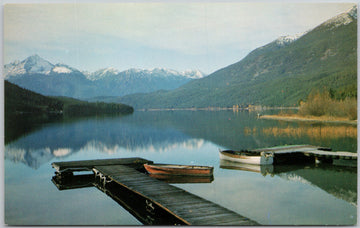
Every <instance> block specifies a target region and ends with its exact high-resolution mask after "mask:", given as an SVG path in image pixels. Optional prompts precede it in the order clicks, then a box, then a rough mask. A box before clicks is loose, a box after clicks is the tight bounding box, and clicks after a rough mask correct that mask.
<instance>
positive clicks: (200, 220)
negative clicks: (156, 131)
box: [52, 158, 259, 226]
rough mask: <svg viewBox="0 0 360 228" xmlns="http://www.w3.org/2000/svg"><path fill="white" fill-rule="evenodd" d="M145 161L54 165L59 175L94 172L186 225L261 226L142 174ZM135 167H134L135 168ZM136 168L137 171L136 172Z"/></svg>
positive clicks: (108, 160) (140, 159)
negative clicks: (141, 168) (141, 170)
mask: <svg viewBox="0 0 360 228" xmlns="http://www.w3.org/2000/svg"><path fill="white" fill-rule="evenodd" d="M144 163H153V162H152V161H148V160H146V159H142V158H127V159H106V160H87V161H74V162H54V163H52V166H53V167H54V168H55V169H56V173H57V175H63V174H65V175H67V174H68V173H72V172H77V171H89V170H90V169H91V170H93V171H94V173H95V174H96V176H97V177H98V178H100V179H101V182H102V183H103V184H104V185H107V184H111V185H113V184H114V183H115V184H117V185H118V186H119V190H120V189H126V190H127V191H130V192H131V193H134V194H136V195H138V196H139V197H142V198H144V199H145V200H146V202H147V206H148V207H149V208H160V209H161V210H164V211H166V212H167V213H168V214H170V215H172V216H173V217H174V218H176V219H177V220H179V221H181V222H182V223H183V224H187V225H229V226H230V225H243V226H250V225H259V224H258V223H257V222H255V221H253V220H250V219H248V218H246V217H244V216H242V215H239V214H237V213H236V212H234V211H231V210H229V209H226V208H224V207H222V206H220V205H218V204H215V203H213V202H211V201H208V200H206V199H203V198H201V197H199V196H196V195H194V194H192V193H189V192H187V191H185V190H183V189H181V188H178V187H175V186H172V185H169V184H167V183H165V182H163V181H160V180H157V179H155V178H152V177H150V176H148V175H147V174H145V173H142V172H139V171H138V170H137V169H140V167H142V164H144ZM134 167H135V168H134ZM136 168H137V169H136Z"/></svg>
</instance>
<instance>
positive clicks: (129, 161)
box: [51, 157, 153, 174]
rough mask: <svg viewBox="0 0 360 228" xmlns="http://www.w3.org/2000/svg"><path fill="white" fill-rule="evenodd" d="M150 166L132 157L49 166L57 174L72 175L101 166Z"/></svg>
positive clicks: (146, 161)
mask: <svg viewBox="0 0 360 228" xmlns="http://www.w3.org/2000/svg"><path fill="white" fill-rule="evenodd" d="M145 163H148V164H152V163H153V162H152V161H149V160H146V159H143V158H139V157H134V158H121V159H98V160H81V161H67V162H53V163H52V164H51V165H52V167H53V168H54V169H55V170H56V172H57V173H59V174H64V173H73V172H81V171H93V168H94V166H103V165H108V166H109V165H110V166H111V165H127V166H130V167H133V168H135V169H143V164H145Z"/></svg>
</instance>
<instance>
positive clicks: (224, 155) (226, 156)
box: [220, 150, 274, 165]
mask: <svg viewBox="0 0 360 228" xmlns="http://www.w3.org/2000/svg"><path fill="white" fill-rule="evenodd" d="M220 159H223V160H227V161H232V162H240V163H245V164H253V165H271V164H273V162H274V156H273V154H271V153H260V154H258V155H241V154H236V153H235V152H234V151H221V150H220Z"/></svg>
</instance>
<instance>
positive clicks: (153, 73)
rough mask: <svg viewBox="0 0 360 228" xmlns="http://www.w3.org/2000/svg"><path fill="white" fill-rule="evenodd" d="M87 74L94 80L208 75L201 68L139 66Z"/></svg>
mask: <svg viewBox="0 0 360 228" xmlns="http://www.w3.org/2000/svg"><path fill="white" fill-rule="evenodd" d="M83 73H84V74H85V76H86V77H87V78H88V79H89V80H92V81H96V80H101V79H104V78H106V77H113V76H115V75H118V76H119V77H118V78H121V76H122V75H137V76H138V77H143V78H148V77H150V78H151V77H163V78H165V77H179V78H187V79H199V78H202V77H205V76H206V75H205V74H204V73H202V72H201V71H199V70H185V71H180V72H179V71H176V70H172V69H167V68H153V69H139V68H130V69H128V70H125V71H122V72H120V71H119V70H117V69H115V68H113V67H109V68H104V69H100V70H98V71H95V72H93V73H89V72H83Z"/></svg>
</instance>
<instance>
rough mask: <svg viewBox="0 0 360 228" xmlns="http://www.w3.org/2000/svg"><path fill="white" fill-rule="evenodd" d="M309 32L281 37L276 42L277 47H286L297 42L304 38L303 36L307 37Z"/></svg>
mask: <svg viewBox="0 0 360 228" xmlns="http://www.w3.org/2000/svg"><path fill="white" fill-rule="evenodd" d="M308 32H309V31H306V32H302V33H297V34H295V35H287V36H280V37H279V38H278V39H276V40H275V42H276V44H277V45H280V46H284V45H287V44H289V43H292V42H294V41H295V40H297V39H299V38H300V37H302V36H303V35H305V34H306V33H308Z"/></svg>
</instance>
